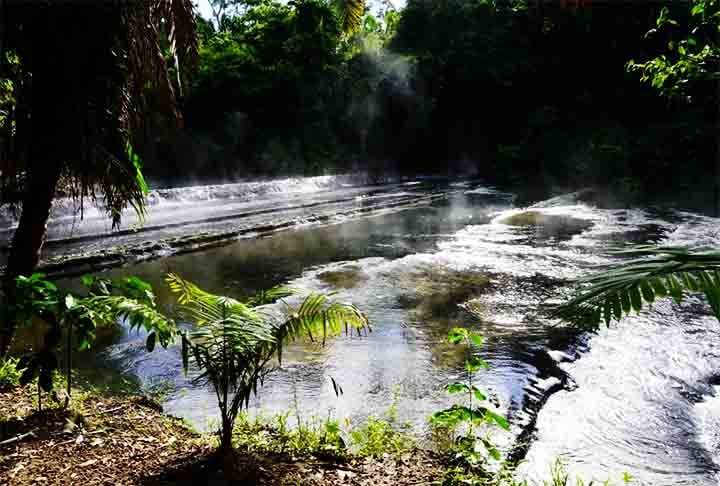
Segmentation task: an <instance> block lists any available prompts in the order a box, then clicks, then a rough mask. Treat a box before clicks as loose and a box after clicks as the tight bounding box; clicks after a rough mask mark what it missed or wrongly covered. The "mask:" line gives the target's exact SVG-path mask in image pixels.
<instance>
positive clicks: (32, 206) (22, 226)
mask: <svg viewBox="0 0 720 486" xmlns="http://www.w3.org/2000/svg"><path fill="white" fill-rule="evenodd" d="M34 165H36V166H40V167H42V170H32V171H30V173H29V174H28V178H29V180H28V187H27V189H26V192H25V197H24V198H23V203H22V214H21V215H20V222H19V224H18V227H17V229H16V230H15V235H14V236H13V241H12V248H11V250H10V255H9V257H8V265H7V268H6V270H5V294H6V295H7V299H8V302H7V304H8V306H7V307H11V306H12V302H13V300H14V298H15V297H14V294H15V278H16V277H18V276H19V275H25V274H29V273H32V271H33V270H34V269H35V267H37V264H38V263H39V262H40V253H41V251H42V247H43V244H44V243H45V235H46V233H47V221H48V217H49V216H50V208H51V206H52V201H53V198H54V196H55V189H56V187H57V184H58V181H59V179H60V164H59V163H48V164H34ZM40 167H37V169H40ZM2 321H3V322H2V323H0V327H1V328H0V358H2V357H3V356H5V355H6V354H7V352H8V350H9V349H10V344H11V343H12V340H13V337H14V336H15V330H16V327H17V326H16V322H15V320H14V319H13V318H12V316H6V317H5V318H4V319H2Z"/></svg>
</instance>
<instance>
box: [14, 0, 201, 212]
mask: <svg viewBox="0 0 720 486" xmlns="http://www.w3.org/2000/svg"><path fill="white" fill-rule="evenodd" d="M3 14H5V16H6V19H7V22H6V26H7V27H9V28H8V29H6V30H7V32H6V33H5V35H4V37H3V40H4V41H5V43H4V45H3V47H4V49H6V52H13V53H14V54H13V55H16V56H17V59H18V61H17V66H18V70H19V72H18V73H17V76H16V77H15V78H16V79H17V80H18V83H17V87H18V89H17V90H16V92H15V93H14V94H15V96H16V109H15V112H16V113H15V115H14V116H15V120H16V121H19V122H22V121H23V120H29V119H30V117H32V118H33V120H35V119H36V118H37V117H38V113H32V112H31V111H32V110H34V109H35V108H33V103H31V100H32V99H34V98H35V96H36V95H38V93H41V94H42V95H43V96H48V95H50V94H51V93H52V92H56V93H62V96H60V97H59V98H58V100H62V101H63V103H58V104H57V107H56V108H55V109H56V110H57V113H58V114H60V113H61V114H62V116H64V120H63V121H64V123H62V124H61V125H60V126H57V127H56V128H57V133H58V135H57V139H56V140H54V141H53V145H52V147H53V149H52V150H53V152H54V155H55V158H56V159H57V164H56V165H59V167H58V170H59V172H60V173H61V180H60V186H61V187H60V188H59V189H61V190H62V191H63V192H66V193H67V194H69V195H70V196H71V197H73V198H75V199H77V200H78V201H79V202H80V208H81V209H80V210H81V213H82V203H83V201H84V200H86V199H90V200H91V201H93V202H96V203H99V204H98V205H99V206H100V207H102V208H103V209H105V210H106V211H107V212H108V214H109V215H110V216H111V218H112V220H113V225H118V224H119V223H120V217H121V215H122V211H123V210H124V209H125V208H126V207H127V206H130V207H131V208H133V209H134V210H135V211H136V212H137V213H138V214H139V215H140V216H141V218H142V216H144V205H145V196H146V192H147V184H146V183H145V180H144V179H143V177H142V173H141V170H140V169H141V161H140V157H139V156H138V154H137V153H136V152H135V149H136V148H142V147H143V145H144V142H147V140H146V139H145V134H146V133H147V130H146V123H147V120H148V118H149V117H147V116H146V114H147V112H148V110H149V106H150V104H151V103H152V105H153V111H154V112H156V113H162V114H164V115H165V117H166V120H168V121H171V122H172V121H174V122H175V124H176V125H181V116H180V113H179V112H178V111H177V109H176V98H177V96H176V92H178V91H179V90H180V89H181V86H182V84H183V83H182V76H181V71H180V68H181V66H182V67H183V69H187V68H188V67H192V66H193V65H195V63H196V59H197V57H196V53H197V49H198V37H197V32H196V27H195V15H194V12H193V5H192V1H191V0H147V1H145V0H142V1H141V0H131V1H124V2H45V4H44V5H43V6H42V8H38V6H37V5H35V4H34V3H33V2H10V3H9V4H8V5H5V6H4V7H3ZM38 43H40V44H42V45H45V46H47V49H49V50H48V51H47V52H46V53H45V54H46V55H45V56H36V55H35V56H34V55H33V51H32V46H33V45H37V44H38ZM0 57H4V56H0ZM166 58H167V59H166ZM48 60H52V62H56V63H58V65H62V66H63V73H64V74H65V75H64V76H59V77H57V78H56V79H50V78H49V76H47V74H45V73H47V72H48V68H50V67H51V66H52V65H53V64H52V62H49V61H48ZM168 61H170V62H168ZM43 63H44V64H43ZM2 64H3V65H4V64H5V62H2ZM43 69H44V70H43ZM173 70H174V71H173ZM40 72H42V73H43V74H42V75H40V74H39V73H40ZM172 72H174V73H175V74H176V79H175V80H174V81H173V79H172V75H171V74H172ZM88 73H90V75H88ZM31 74H32V78H33V83H32V90H29V89H25V88H23V89H20V88H22V87H23V86H25V85H28V86H29V84H28V83H27V82H20V81H22V80H24V79H26V80H28V81H29V79H30V75H31ZM36 77H37V79H36ZM31 91H32V92H33V93H32V95H31ZM59 116H61V115H58V118H57V119H60V118H59ZM16 127H17V129H16V130H15V131H14V133H13V134H12V140H11V141H10V142H12V143H10V142H8V143H7V144H6V145H7V146H8V147H13V153H9V154H6V153H0V166H2V167H3V169H4V170H3V171H2V173H1V174H0V189H2V192H0V203H11V204H17V203H19V202H20V201H21V200H22V198H23V197H24V192H25V190H26V189H27V185H28V184H29V180H30V176H31V175H32V174H33V173H42V172H43V171H46V170H47V167H46V165H47V161H46V160H44V159H42V158H41V160H35V159H36V158H37V157H35V156H33V155H32V151H31V150H30V149H31V148H32V146H33V140H35V138H37V137H35V134H32V133H30V132H31V130H30V128H29V127H30V125H29V124H28V123H17V124H16ZM37 142H38V141H35V142H34V143H37ZM8 161H12V163H9V162H8Z"/></svg>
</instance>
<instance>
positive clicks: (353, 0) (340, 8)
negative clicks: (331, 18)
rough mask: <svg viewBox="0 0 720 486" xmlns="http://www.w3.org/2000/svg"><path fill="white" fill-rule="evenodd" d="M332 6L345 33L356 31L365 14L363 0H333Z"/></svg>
mask: <svg viewBox="0 0 720 486" xmlns="http://www.w3.org/2000/svg"><path fill="white" fill-rule="evenodd" d="M334 6H335V11H336V12H337V16H338V18H339V20H340V28H341V29H342V31H343V32H345V33H346V34H354V33H355V32H357V31H358V30H359V29H360V24H361V23H362V17H363V15H364V14H365V0H334Z"/></svg>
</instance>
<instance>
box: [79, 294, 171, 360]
mask: <svg viewBox="0 0 720 486" xmlns="http://www.w3.org/2000/svg"><path fill="white" fill-rule="evenodd" d="M73 310H74V312H75V313H76V315H77V317H78V318H87V319H89V320H91V321H93V322H94V323H96V324H97V323H103V322H104V323H115V322H117V321H119V320H122V321H125V322H126V323H127V324H128V326H129V327H130V330H136V329H141V328H142V329H145V330H146V331H147V332H148V348H149V349H150V350H152V349H153V348H154V347H155V341H156V340H157V341H159V342H160V344H161V345H162V346H163V347H167V346H169V345H170V344H171V343H172V342H173V341H174V339H175V337H176V335H177V334H176V328H175V322H174V321H173V320H172V319H169V318H168V317H166V316H165V315H164V314H162V313H161V312H159V311H158V310H157V309H156V308H155V307H154V306H153V305H151V304H148V303H145V302H141V301H138V300H136V299H131V298H128V297H125V296H117V295H98V296H91V297H86V298H84V299H81V300H80V301H79V302H78V304H77V305H76V306H75V307H74V308H73Z"/></svg>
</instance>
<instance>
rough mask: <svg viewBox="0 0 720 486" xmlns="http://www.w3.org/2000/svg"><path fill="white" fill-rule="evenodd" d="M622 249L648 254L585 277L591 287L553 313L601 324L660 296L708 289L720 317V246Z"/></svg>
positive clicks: (591, 324)
mask: <svg viewBox="0 0 720 486" xmlns="http://www.w3.org/2000/svg"><path fill="white" fill-rule="evenodd" d="M619 253H620V254H624V255H630V256H636V257H642V258H638V259H635V260H633V261H630V262H628V263H622V264H619V265H616V266H614V267H612V268H610V269H608V270H606V271H603V272H600V273H597V274H594V275H591V276H590V277H587V278H584V279H582V280H580V283H583V284H588V285H589V286H587V287H586V288H584V289H583V290H582V292H581V293H580V294H579V295H578V296H577V297H575V298H573V299H572V300H570V301H569V302H567V303H565V304H563V305H562V306H560V307H559V308H557V309H556V310H555V312H554V313H553V316H554V317H558V318H561V319H563V320H566V321H569V322H571V323H573V324H575V325H577V326H579V327H584V328H590V329H596V328H598V327H599V326H600V325H601V323H602V322H605V324H606V325H609V324H610V322H612V321H613V320H615V321H619V320H620V319H622V318H623V317H624V316H627V315H629V314H631V313H632V312H640V311H641V310H642V308H643V306H644V305H649V304H652V303H653V302H654V301H655V300H657V299H662V298H666V297H672V298H673V299H674V300H675V301H676V302H677V303H681V302H682V301H683V299H684V297H685V296H686V295H687V294H702V295H704V296H705V297H706V298H707V301H708V303H709V304H710V307H711V308H712V311H713V314H714V315H715V317H716V318H717V319H718V320H720V251H717V250H709V251H691V250H688V249H684V248H654V247H641V248H637V249H633V250H629V251H624V252H619Z"/></svg>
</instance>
